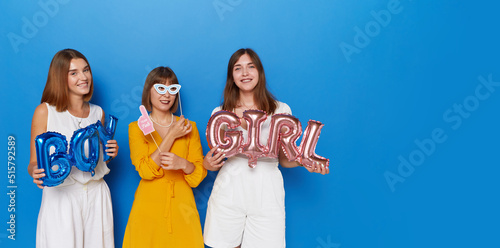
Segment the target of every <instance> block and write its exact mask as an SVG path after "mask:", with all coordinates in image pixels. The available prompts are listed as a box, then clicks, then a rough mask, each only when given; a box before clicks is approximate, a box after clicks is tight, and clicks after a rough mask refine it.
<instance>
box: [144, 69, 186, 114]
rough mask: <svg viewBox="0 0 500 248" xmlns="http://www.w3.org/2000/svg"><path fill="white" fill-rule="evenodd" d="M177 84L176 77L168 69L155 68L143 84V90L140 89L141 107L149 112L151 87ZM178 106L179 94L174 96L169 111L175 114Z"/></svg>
mask: <svg viewBox="0 0 500 248" xmlns="http://www.w3.org/2000/svg"><path fill="white" fill-rule="evenodd" d="M167 83H170V84H179V81H177V76H176V75H175V73H174V71H172V69H170V67H163V66H160V67H156V68H154V69H153V70H152V71H151V72H150V73H149V74H148V77H147V78H146V82H145V83H144V88H143V89H142V105H144V107H146V109H147V110H148V111H150V112H151V87H153V85H155V84H167ZM178 106H179V93H177V94H176V95H175V101H174V104H173V105H172V107H171V108H170V111H171V112H172V113H175V111H177V107H178Z"/></svg>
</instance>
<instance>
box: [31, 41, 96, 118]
mask: <svg viewBox="0 0 500 248" xmlns="http://www.w3.org/2000/svg"><path fill="white" fill-rule="evenodd" d="M72 59H83V60H85V62H87V64H88V65H89V71H90V75H92V69H90V64H89V61H88V60H87V58H85V56H83V54H81V53H80V52H78V51H76V50H74V49H64V50H61V51H59V52H57V53H56V55H54V58H52V62H50V67H49V75H48V76H47V83H46V84H45V89H44V90H43V94H42V100H41V101H40V103H44V102H46V103H48V104H50V105H52V106H55V107H56V110H57V111H59V112H62V111H65V110H67V109H68V103H69V101H68V95H69V93H68V71H69V66H70V64H71V60H72ZM93 92H94V80H93V78H91V80H90V91H89V93H87V94H86V95H84V96H83V100H84V101H86V102H88V101H89V100H90V98H92V93H93Z"/></svg>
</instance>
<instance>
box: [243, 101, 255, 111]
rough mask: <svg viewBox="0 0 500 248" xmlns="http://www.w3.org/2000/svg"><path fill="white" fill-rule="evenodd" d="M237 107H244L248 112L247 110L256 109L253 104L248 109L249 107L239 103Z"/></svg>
mask: <svg viewBox="0 0 500 248" xmlns="http://www.w3.org/2000/svg"><path fill="white" fill-rule="evenodd" d="M239 105H240V106H239V107H245V108H246V109H247V110H248V109H252V108H253V109H257V107H255V103H254V104H252V105H251V106H250V107H249V106H247V105H245V104H243V103H242V102H240V104H239Z"/></svg>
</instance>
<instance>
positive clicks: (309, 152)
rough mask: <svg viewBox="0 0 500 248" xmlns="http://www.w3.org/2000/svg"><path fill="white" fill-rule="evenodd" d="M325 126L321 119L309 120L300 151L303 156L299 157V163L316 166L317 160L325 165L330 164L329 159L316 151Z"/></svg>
mask: <svg viewBox="0 0 500 248" xmlns="http://www.w3.org/2000/svg"><path fill="white" fill-rule="evenodd" d="M323 126H324V124H323V123H321V122H319V121H313V120H309V122H308V123H307V127H306V130H305V131H304V137H302V142H301V143H300V153H301V154H302V156H301V157H300V158H299V163H301V164H303V165H304V166H307V167H314V163H315V162H317V163H319V164H324V165H325V166H328V165H329V164H330V160H329V159H327V158H324V157H321V156H319V155H317V154H316V152H315V150H316V144H317V143H318V139H319V134H320V133H321V128H322V127H323Z"/></svg>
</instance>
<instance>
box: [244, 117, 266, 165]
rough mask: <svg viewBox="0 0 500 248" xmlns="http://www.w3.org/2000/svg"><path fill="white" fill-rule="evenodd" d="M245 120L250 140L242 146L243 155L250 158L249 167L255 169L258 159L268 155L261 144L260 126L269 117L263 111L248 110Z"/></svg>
mask: <svg viewBox="0 0 500 248" xmlns="http://www.w3.org/2000/svg"><path fill="white" fill-rule="evenodd" d="M243 118H244V119H245V121H246V122H247V126H248V127H247V130H248V140H247V142H246V143H245V144H243V146H242V148H243V149H242V153H243V154H245V155H246V156H247V157H248V166H250V167H252V168H254V167H255V165H256V164H257V159H258V158H260V157H264V156H265V155H266V153H267V151H266V150H267V148H266V147H265V146H263V145H261V144H260V142H259V137H260V126H261V125H262V122H264V121H265V120H266V119H267V115H266V112H264V111H261V110H246V111H245V112H243Z"/></svg>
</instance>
